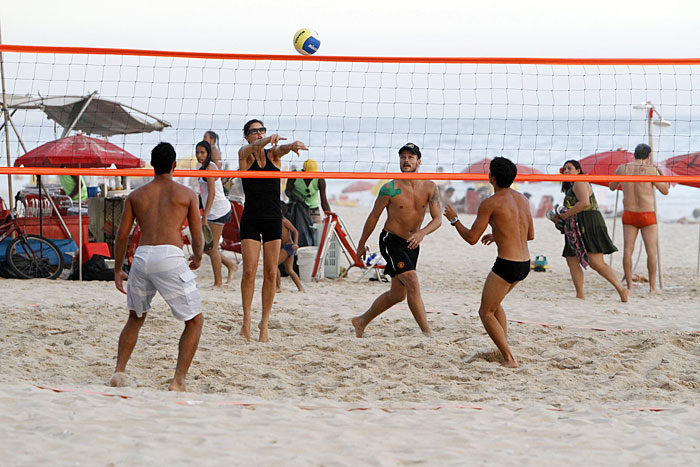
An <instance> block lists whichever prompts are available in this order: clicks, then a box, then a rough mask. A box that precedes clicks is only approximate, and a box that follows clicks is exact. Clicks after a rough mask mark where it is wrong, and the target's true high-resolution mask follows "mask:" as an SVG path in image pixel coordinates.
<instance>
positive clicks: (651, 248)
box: [610, 144, 668, 292]
mask: <svg viewBox="0 0 700 467" xmlns="http://www.w3.org/2000/svg"><path fill="white" fill-rule="evenodd" d="M650 154H651V148H650V147H649V145H647V144H638V145H637V147H636V148H634V159H635V160H634V161H633V162H628V163H627V164H622V165H621V166H619V167H618V168H617V170H616V171H615V175H661V171H659V169H658V168H656V166H654V165H653V164H652V163H651V160H650V158H649V156H650ZM619 186H622V193H623V200H622V204H623V206H624V209H625V210H624V212H623V213H622V228H623V235H624V242H625V247H624V253H623V255H622V268H623V269H624V271H625V281H626V282H627V288H628V289H630V290H631V288H632V254H633V253H634V243H635V241H636V240H637V232H639V231H640V230H641V231H642V240H643V241H644V248H645V250H646V252H647V269H648V271H649V291H650V292H656V244H657V242H658V238H659V230H658V227H657V225H656V214H655V213H654V188H656V189H657V190H659V191H660V192H661V194H662V195H666V194H668V183H665V182H654V183H644V182H625V183H620V182H612V183H610V189H611V190H613V191H614V190H617V188H618V187H619Z"/></svg>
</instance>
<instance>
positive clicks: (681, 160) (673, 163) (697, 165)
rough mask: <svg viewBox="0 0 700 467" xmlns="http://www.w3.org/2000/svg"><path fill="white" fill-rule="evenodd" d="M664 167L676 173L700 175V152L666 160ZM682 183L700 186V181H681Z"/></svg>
mask: <svg viewBox="0 0 700 467" xmlns="http://www.w3.org/2000/svg"><path fill="white" fill-rule="evenodd" d="M664 168H666V169H668V170H670V171H671V172H672V173H673V174H674V175H684V176H693V175H695V176H700V152H693V153H690V154H684V155H682V156H674V157H671V158H670V159H666V160H665V161H664ZM681 185H688V186H693V187H695V188H700V183H681Z"/></svg>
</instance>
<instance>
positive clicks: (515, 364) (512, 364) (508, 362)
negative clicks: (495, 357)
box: [501, 359, 518, 368]
mask: <svg viewBox="0 0 700 467" xmlns="http://www.w3.org/2000/svg"><path fill="white" fill-rule="evenodd" d="M501 366H504V367H506V368H518V362H516V361H515V359H513V360H503V363H501Z"/></svg>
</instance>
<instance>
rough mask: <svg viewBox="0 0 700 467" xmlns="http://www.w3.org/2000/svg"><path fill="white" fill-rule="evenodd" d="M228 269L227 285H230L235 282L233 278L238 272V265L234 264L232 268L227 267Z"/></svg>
mask: <svg viewBox="0 0 700 467" xmlns="http://www.w3.org/2000/svg"><path fill="white" fill-rule="evenodd" d="M226 269H228V276H226V283H227V284H229V283H231V281H232V280H233V276H234V275H235V274H236V271H238V264H236V263H233V266H232V267H230V268H229V267H228V266H226Z"/></svg>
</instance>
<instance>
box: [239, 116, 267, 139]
mask: <svg viewBox="0 0 700 467" xmlns="http://www.w3.org/2000/svg"><path fill="white" fill-rule="evenodd" d="M253 123H259V124H261V125H263V126H265V124H264V123H263V122H261V121H260V120H258V119H257V118H254V119H252V120H248V121H247V122H246V124H245V125H243V136H248V130H249V129H250V125H252V124H253Z"/></svg>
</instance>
